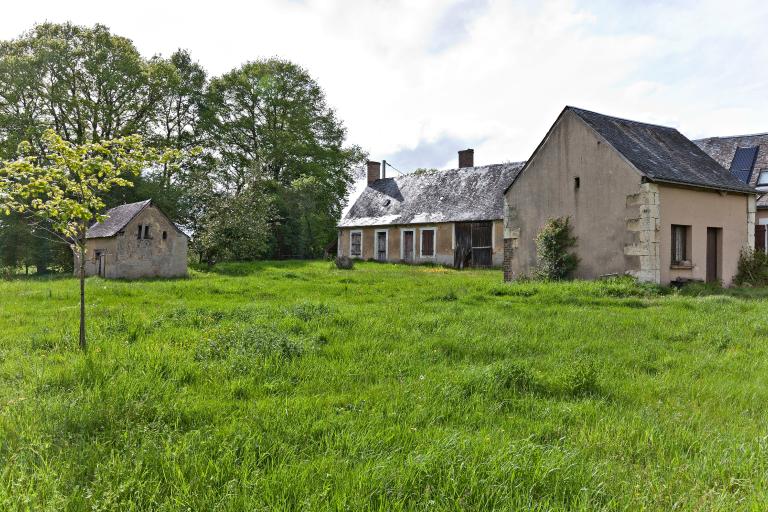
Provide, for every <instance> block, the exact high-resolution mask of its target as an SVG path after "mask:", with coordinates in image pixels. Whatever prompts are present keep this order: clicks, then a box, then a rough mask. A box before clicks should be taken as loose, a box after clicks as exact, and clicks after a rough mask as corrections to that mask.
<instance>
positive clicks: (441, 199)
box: [338, 150, 522, 268]
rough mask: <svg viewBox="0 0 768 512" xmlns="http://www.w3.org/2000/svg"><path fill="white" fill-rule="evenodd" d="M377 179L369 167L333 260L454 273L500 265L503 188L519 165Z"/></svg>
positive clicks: (373, 165) (467, 156)
mask: <svg viewBox="0 0 768 512" xmlns="http://www.w3.org/2000/svg"><path fill="white" fill-rule="evenodd" d="M459 164H460V167H459V168H458V169H452V170H447V171H431V172H423V173H418V174H410V175H406V176H401V177H397V178H381V177H380V172H381V168H380V164H379V163H378V162H369V163H368V186H367V188H366V189H365V190H364V191H363V193H362V194H361V195H360V197H359V198H358V199H357V201H355V204H354V205H353V206H352V208H351V209H350V210H349V212H348V213H347V215H346V216H345V217H344V218H343V219H342V221H341V222H340V223H339V241H338V255H339V256H349V257H352V258H359V259H366V260H367V259H373V260H379V261H390V262H401V261H402V262H408V263H428V262H433V263H439V264H443V265H450V266H454V267H457V268H463V267H469V266H476V267H489V266H496V267H499V266H501V264H502V261H503V256H504V245H503V211H504V208H503V197H502V191H503V190H504V188H506V186H507V185H508V184H509V183H511V181H512V179H513V178H514V176H515V175H516V174H517V172H519V170H520V169H521V168H522V163H511V164H497V165H488V166H481V167H474V166H473V165H472V164H473V152H472V150H466V151H461V152H459Z"/></svg>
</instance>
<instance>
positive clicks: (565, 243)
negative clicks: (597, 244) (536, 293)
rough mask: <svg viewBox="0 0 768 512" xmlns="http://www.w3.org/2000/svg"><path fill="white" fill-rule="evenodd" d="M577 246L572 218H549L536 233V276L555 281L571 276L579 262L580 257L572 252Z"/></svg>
mask: <svg viewBox="0 0 768 512" xmlns="http://www.w3.org/2000/svg"><path fill="white" fill-rule="evenodd" d="M575 246H576V237H574V236H573V235H572V234H571V224H570V219H569V218H568V217H556V218H552V219H549V220H548V221H547V222H546V223H545V224H544V227H542V228H541V230H540V231H539V232H538V233H537V234H536V257H537V259H538V265H537V268H536V272H535V273H536V277H538V278H540V279H549V280H553V281H559V280H562V279H568V278H569V277H571V274H572V273H573V271H574V270H576V267H577V265H578V264H579V258H578V257H577V256H576V254H574V253H572V252H571V249H572V248H573V247H575Z"/></svg>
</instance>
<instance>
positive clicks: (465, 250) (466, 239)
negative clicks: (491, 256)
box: [453, 222, 472, 268]
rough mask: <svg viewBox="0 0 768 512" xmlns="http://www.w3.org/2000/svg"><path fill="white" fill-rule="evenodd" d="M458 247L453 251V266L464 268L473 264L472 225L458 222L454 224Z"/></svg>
mask: <svg viewBox="0 0 768 512" xmlns="http://www.w3.org/2000/svg"><path fill="white" fill-rule="evenodd" d="M453 229H454V235H455V237H456V238H455V241H456V247H455V249H454V250H453V266H454V267H455V268H464V267H468V266H470V265H471V264H472V224H471V223H469V222H457V223H456V224H454V227H453Z"/></svg>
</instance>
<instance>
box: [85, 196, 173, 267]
mask: <svg viewBox="0 0 768 512" xmlns="http://www.w3.org/2000/svg"><path fill="white" fill-rule="evenodd" d="M187 242H188V239H187V235H185V234H184V233H183V232H182V231H181V230H180V229H179V228H178V227H177V226H176V225H175V224H174V223H173V222H172V221H171V220H170V219H169V218H168V217H167V216H166V215H165V214H164V213H163V212H162V211H161V210H160V209H159V208H157V207H156V206H154V205H153V204H152V202H151V200H147V201H142V202H139V203H131V204H126V205H122V206H118V207H116V208H113V209H111V210H110V211H109V212H107V218H106V219H104V221H102V222H98V223H96V224H94V225H93V226H91V227H90V228H89V229H88V232H87V235H86V262H85V273H86V275H88V276H96V275H98V276H101V277H105V278H121V279H139V278H144V277H181V276H185V275H186V274H187ZM78 268H79V267H78V262H77V261H75V272H77V270H78Z"/></svg>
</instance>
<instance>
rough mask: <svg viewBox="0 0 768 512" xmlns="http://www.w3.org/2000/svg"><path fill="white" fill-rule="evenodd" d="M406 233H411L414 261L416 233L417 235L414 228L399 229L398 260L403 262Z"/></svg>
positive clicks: (414, 257)
mask: <svg viewBox="0 0 768 512" xmlns="http://www.w3.org/2000/svg"><path fill="white" fill-rule="evenodd" d="M406 231H412V232H413V260H415V259H416V233H418V231H419V230H418V229H416V228H400V259H401V260H403V261H405V232H406Z"/></svg>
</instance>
